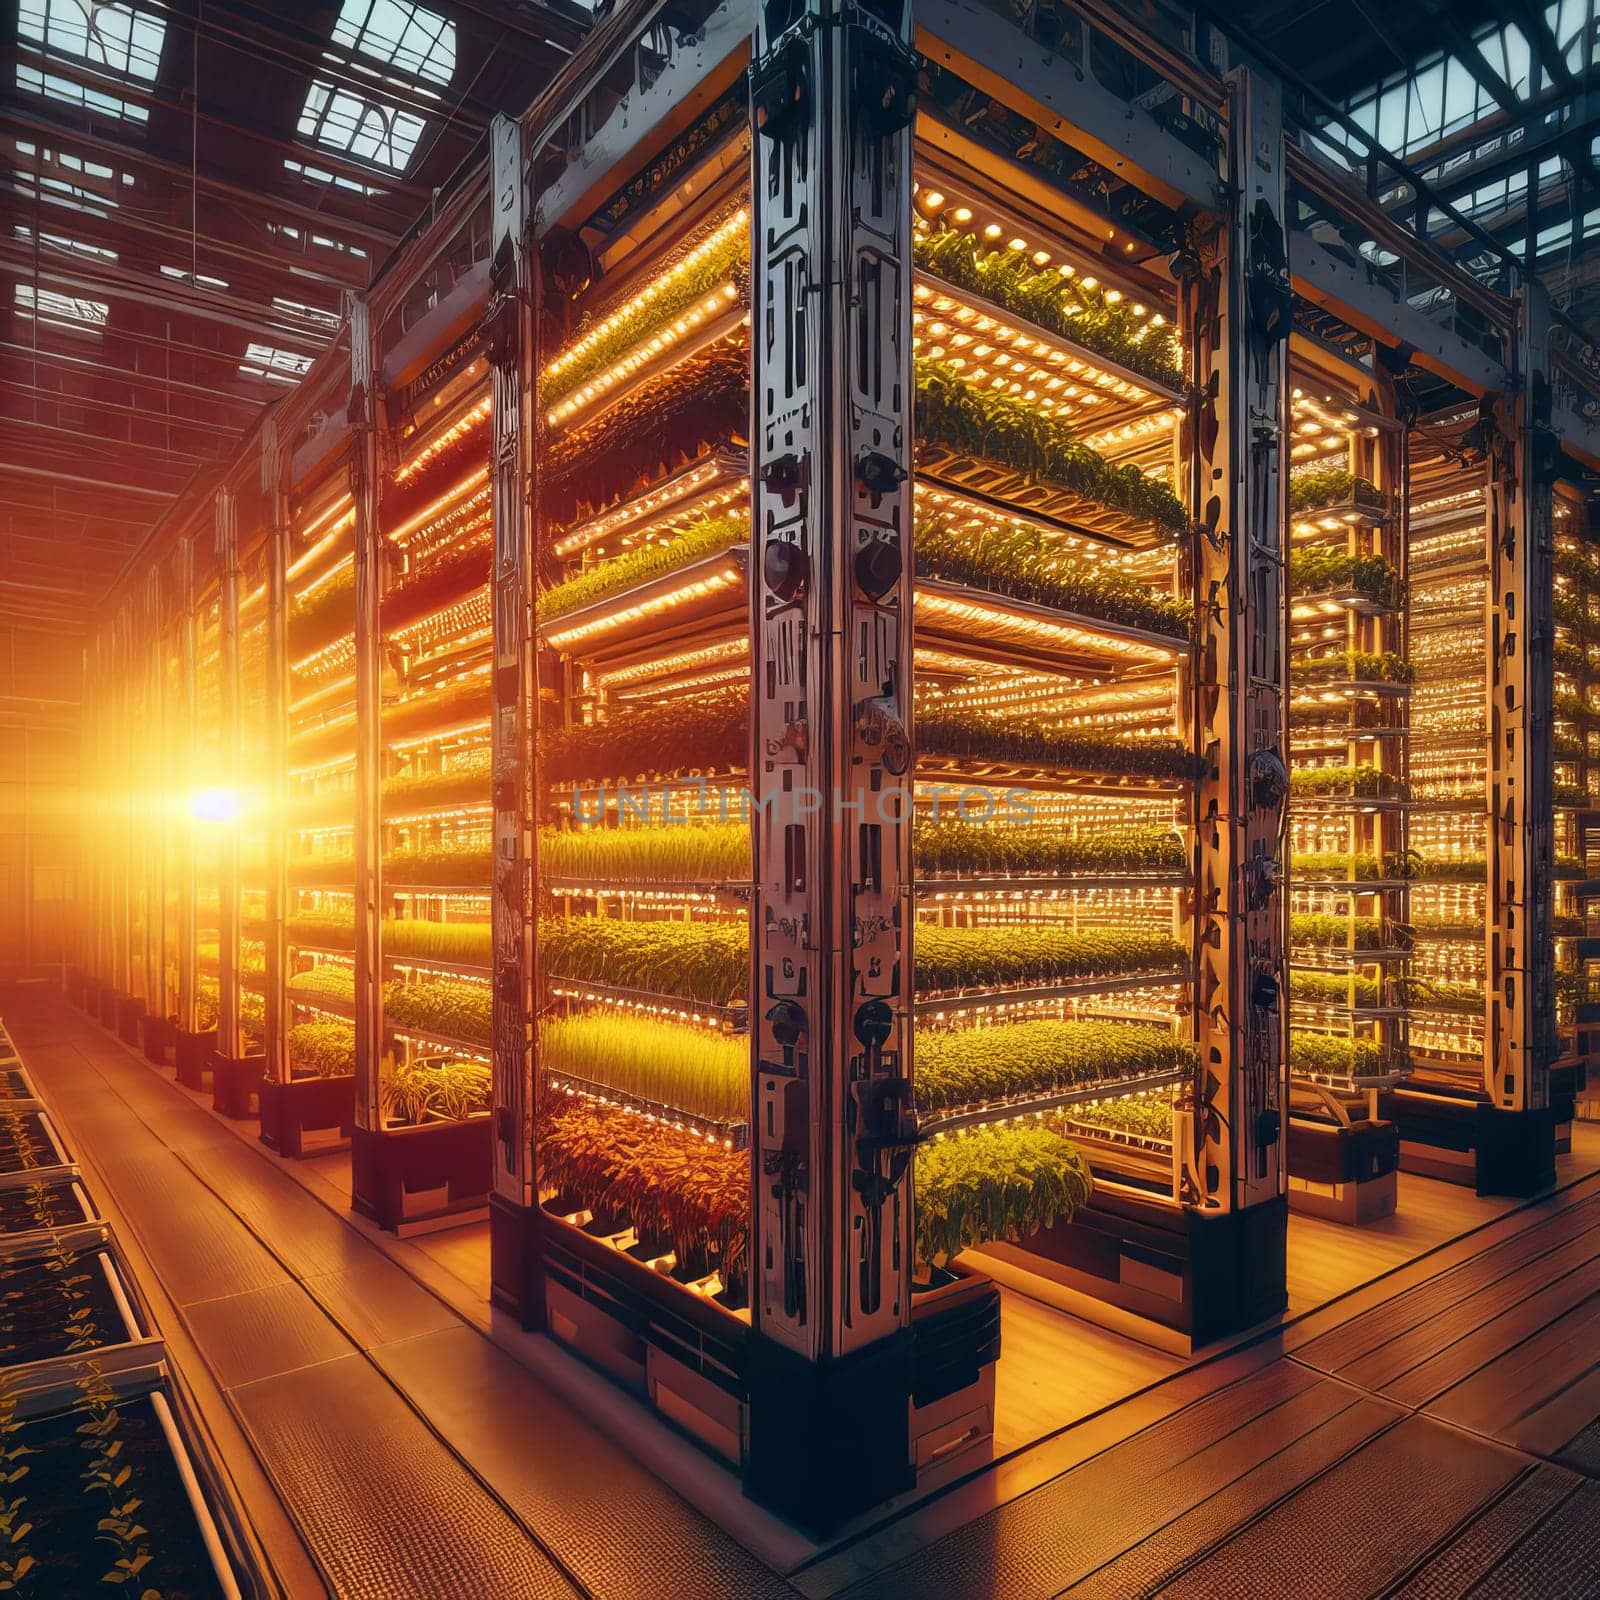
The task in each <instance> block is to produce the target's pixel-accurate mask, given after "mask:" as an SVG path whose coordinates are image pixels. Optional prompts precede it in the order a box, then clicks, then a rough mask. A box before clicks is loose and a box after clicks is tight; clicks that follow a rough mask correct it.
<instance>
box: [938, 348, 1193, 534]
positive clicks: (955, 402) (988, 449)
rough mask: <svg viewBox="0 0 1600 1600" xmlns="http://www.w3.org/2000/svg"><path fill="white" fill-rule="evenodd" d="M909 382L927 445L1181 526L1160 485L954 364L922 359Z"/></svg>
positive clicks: (1179, 512) (1174, 503)
mask: <svg viewBox="0 0 1600 1600" xmlns="http://www.w3.org/2000/svg"><path fill="white" fill-rule="evenodd" d="M916 383H917V435H918V437H919V438H920V439H923V440H925V441H926V442H928V443H929V444H935V445H941V446H943V447H944V448H945V449H947V450H953V451H956V452H957V453H959V454H962V455H972V456H979V457H981V458H983V459H984V460H986V461H992V462H995V463H996V464H998V465H1000V466H1003V467H1009V468H1011V470H1012V471H1014V472H1019V473H1022V474H1023V475H1024V476H1026V477H1029V478H1032V479H1033V480H1034V481H1035V482H1038V483H1041V484H1045V485H1050V486H1055V487H1059V488H1062V489H1065V490H1067V491H1068V492H1070V493H1072V494H1076V495H1081V496H1082V497H1083V498H1084V499H1086V500H1093V501H1095V502H1096V503H1098V504H1100V505H1103V506H1108V507H1110V508H1111V509H1113V510H1117V511H1126V512H1128V513H1129V514H1130V515H1132V516H1136V517H1144V518H1147V519H1148V520H1150V521H1152V522H1154V523H1155V524H1156V525H1157V526H1158V527H1160V528H1163V529H1166V530H1168V531H1169V532H1173V533H1181V532H1183V531H1184V530H1186V529H1187V528H1188V526H1189V514H1188V511H1187V510H1186V509H1185V507H1184V504H1183V502H1182V501H1181V500H1179V499H1178V497H1177V496H1176V495H1175V494H1174V493H1173V492H1172V490H1171V489H1169V488H1168V487H1167V486H1166V484H1164V483H1162V482H1160V481H1159V480H1158V479H1155V478H1151V477H1147V476H1146V475H1145V474H1144V473H1143V472H1141V471H1140V470H1139V469H1138V468H1137V467H1135V466H1131V465H1130V466H1121V467H1117V466H1113V465H1112V464H1111V463H1110V462H1109V461H1107V460H1106V459H1105V457H1104V456H1101V455H1100V454H1098V453H1097V452H1096V451H1094V450H1091V449H1090V448H1089V446H1088V445H1086V444H1082V443H1080V442H1079V441H1078V440H1076V439H1074V438H1073V436H1072V430H1071V429H1070V428H1068V427H1067V426H1066V424H1065V423H1062V422H1058V421H1056V420H1055V419H1054V418H1052V417H1046V416H1044V415H1042V414H1041V413H1040V412H1038V411H1037V410H1035V409H1034V407H1033V406H1031V405H1030V404H1029V403H1028V402H1027V401H1025V400H1018V399H1015V398H1013V397H1012V396H1011V395H1009V394H1002V393H998V392H996V391H994V390H992V389H980V388H978V387H977V386H976V385H974V384H971V383H968V382H967V381H966V379H965V378H963V377H962V376H961V373H960V371H959V370H958V369H957V368H955V367H952V366H950V365H948V364H946V363H944V362H938V361H930V360H927V359H925V358H920V359H918V361H917V363H916Z"/></svg>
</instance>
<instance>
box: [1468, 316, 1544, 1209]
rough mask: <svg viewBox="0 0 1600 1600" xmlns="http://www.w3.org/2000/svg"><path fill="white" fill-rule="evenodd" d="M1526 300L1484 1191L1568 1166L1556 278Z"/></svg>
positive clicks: (1496, 754) (1495, 541)
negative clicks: (1558, 1009)
mask: <svg viewBox="0 0 1600 1600" xmlns="http://www.w3.org/2000/svg"><path fill="white" fill-rule="evenodd" d="M1517 309H1518V316H1517V334H1516V345H1515V363H1516V370H1515V378H1514V383H1513V386H1512V388H1511V391H1510V392H1509V393H1508V394H1507V395H1506V396H1504V397H1503V399H1502V400H1501V401H1500V403H1499V404H1498V405H1497V406H1496V407H1495V416H1494V418H1493V423H1494V426H1493V427H1492V428H1491V429H1490V430H1489V441H1490V454H1489V478H1488V509H1489V529H1488V533H1489V540H1488V544H1489V614H1488V617H1487V619H1486V627H1487V634H1488V639H1489V662H1488V706H1489V766H1488V803H1489V818H1488V856H1489V888H1488V930H1487V932H1488V941H1487V954H1488V960H1487V966H1486V968H1485V977H1486V983H1485V987H1486V988H1487V990H1488V1001H1489V1010H1488V1021H1487V1035H1486V1041H1485V1044H1486V1048H1485V1052H1484V1072H1485V1083H1484V1088H1485V1091H1486V1092H1487V1094H1488V1098H1489V1105H1488V1106H1487V1107H1486V1108H1485V1109H1484V1110H1483V1112H1482V1113H1481V1114H1480V1117H1479V1125H1478V1141H1477V1156H1478V1190H1479V1192H1480V1193H1485V1194H1518V1195H1520V1194H1529V1193H1532V1192H1534V1191H1535V1190H1537V1189H1539V1188H1542V1187H1544V1186H1545V1185H1547V1184H1549V1183H1551V1182H1553V1181H1554V1178H1555V1143H1554V1141H1555V1124H1554V1118H1553V1113H1552V1112H1551V1109H1550V1064H1551V1062H1553V1061H1554V1060H1555V1056H1556V1029H1555V952H1554V947H1553V944H1552V937H1551V933H1552V923H1551V917H1552V890H1553V881H1554V876H1555V820H1554V815H1553V807H1554V801H1555V763H1554V748H1553V746H1552V744H1551V739H1550V725H1551V717H1552V713H1553V703H1552V697H1553V694H1554V688H1555V680H1554V670H1555V668H1554V645H1555V619H1554V615H1553V610H1552V601H1553V583H1554V564H1555V527H1554V519H1553V515H1552V489H1553V486H1554V481H1555V472H1554V453H1555V452H1554V442H1553V439H1552V437H1551V434H1550V431H1549V423H1550V384H1549V377H1548V374H1547V371H1546V362H1547V359H1548V355H1549V330H1550V322H1549V306H1548V303H1547V301H1546V299H1545V296H1544V292H1543V290H1542V289H1541V288H1539V287H1538V286H1537V285H1524V287H1523V289H1522V291H1521V293H1520V294H1519V296H1518V307H1517Z"/></svg>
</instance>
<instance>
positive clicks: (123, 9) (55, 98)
mask: <svg viewBox="0 0 1600 1600" xmlns="http://www.w3.org/2000/svg"><path fill="white" fill-rule="evenodd" d="M1093 3H1094V4H1099V3H1101V0H1093ZM1143 3H1145V4H1147V5H1149V6H1151V7H1153V8H1155V9H1157V10H1160V11H1161V12H1162V13H1163V14H1164V17H1165V19H1166V22H1165V23H1164V26H1166V25H1167V24H1171V23H1172V22H1173V20H1174V19H1176V26H1177V28H1178V29H1179V30H1180V31H1181V30H1182V28H1183V27H1184V26H1185V18H1186V17H1192V16H1193V15H1194V14H1195V13H1194V12H1192V11H1191V12H1188V13H1185V12H1184V10H1183V8H1182V7H1177V6H1174V5H1171V4H1168V0H1143ZM1091 9H1093V6H1092V5H1091ZM1594 9H1595V0H1557V3H1554V4H1544V5H1540V4H1538V3H1537V0H1500V3H1499V4H1496V3H1494V0H1417V3H1416V4H1413V5H1404V6H1396V5H1385V4H1381V3H1380V0H1266V3H1252V0H1244V3H1236V0H1202V3H1201V4H1200V6H1199V7H1198V12H1199V14H1200V15H1203V16H1205V17H1207V18H1208V20H1209V21H1210V22H1211V23H1212V24H1214V25H1215V26H1218V27H1221V28H1222V29H1224V30H1225V31H1227V32H1228V33H1229V34H1231V35H1232V36H1234V37H1235V38H1240V39H1245V40H1248V41H1250V42H1251V44H1252V46H1254V47H1259V48H1260V50H1261V51H1262V52H1264V54H1265V55H1266V57H1267V59H1268V61H1269V63H1270V64H1273V65H1281V66H1282V67H1283V68H1285V69H1287V71H1289V72H1290V73H1292V74H1294V75H1296V76H1298V77H1299V78H1301V79H1302V80H1304V81H1305V82H1306V83H1309V84H1310V85H1311V86H1313V87H1314V89H1315V90H1317V91H1320V93H1321V94H1323V95H1325V96H1327V97H1328V99H1329V100H1330V101H1331V102H1333V103H1336V104H1338V105H1340V106H1343V107H1350V108H1352V109H1353V110H1354V111H1355V112H1356V113H1357V114H1358V116H1360V117H1364V118H1365V119H1366V121H1368V122H1370V123H1371V124H1372V129H1373V131H1374V132H1375V133H1376V135H1377V136H1378V137H1379V139H1380V142H1382V143H1385V144H1386V145H1388V146H1389V147H1390V148H1393V149H1396V150H1398V151H1399V152H1400V153H1402V154H1404V155H1406V156H1407V157H1408V158H1410V159H1412V160H1413V161H1415V162H1416V164H1417V165H1419V166H1420V167H1422V168H1423V170H1424V172H1425V173H1426V174H1427V175H1429V176H1430V177H1434V178H1435V179H1436V181H1437V183H1438V185H1439V186H1440V187H1441V190H1442V192H1443V193H1445V194H1446V196H1447V197H1448V198H1450V199H1451V200H1452V201H1453V202H1454V203H1455V204H1457V205H1460V206H1462V207H1463V209H1467V210H1469V211H1470V213H1471V214H1472V216H1473V218H1474V220H1475V221H1476V222H1477V223H1478V224H1479V225H1480V226H1483V227H1485V228H1488V229H1489V230H1490V231H1493V232H1494V233H1495V234H1496V236H1497V237H1499V238H1501V239H1502V240H1503V241H1504V242H1505V243H1506V245H1507V247H1508V248H1511V249H1513V250H1516V251H1518V252H1519V253H1520V252H1521V251H1522V250H1524V249H1526V248H1528V247H1529V246H1530V245H1531V246H1532V248H1533V249H1534V250H1535V252H1536V254H1537V255H1538V258H1539V265H1540V270H1541V272H1542V273H1543V274H1544V276H1545V277H1546V279H1547V281H1548V282H1550V284H1551V287H1552V289H1553V290H1554V291H1555V294H1556V298H1557V302H1558V304H1562V305H1564V306H1566V307H1567V308H1568V309H1570V310H1571V311H1573V312H1574V314H1576V315H1578V316H1580V317H1584V318H1588V317H1593V316H1594V315H1595V314H1596V312H1597V311H1600V270H1597V269H1600V251H1595V250H1594V248H1593V243H1592V241H1590V240H1589V239H1588V236H1589V234H1590V233H1591V232H1594V233H1600V171H1597V170H1596V167H1595V163H1594V159H1593V153H1592V145H1593V143H1594V140H1595V135H1596V133H1597V132H1600V129H1597V128H1595V127H1594V126H1593V125H1592V122H1591V120H1590V119H1591V117H1597V118H1600V109H1596V110H1595V111H1591V106H1590V102H1591V98H1592V100H1593V104H1594V106H1595V107H1596V108H1600V95H1595V96H1592V97H1591V96H1590V95H1588V94H1587V93H1586V92H1584V91H1586V90H1587V88H1588V86H1589V84H1590V83H1591V82H1592V80H1593V78H1594V75H1595V74H1594V64H1595V45H1594V32H1595V28H1594V20H1593V13H1594ZM589 22H590V14H589V11H588V9H587V6H586V5H585V4H583V3H582V0H428V4H426V5H422V4H419V3H417V0H323V3H320V4H317V3H291V0H259V3H252V0H0V25H3V26H4V32H5V37H7V38H8V39H11V40H14V41H15V43H14V47H13V50H12V61H11V62H10V63H9V64H8V65H7V66H6V67H5V68H4V69H3V80H0V81H3V82H4V84H5V98H4V103H3V108H0V118H3V126H0V161H3V162H4V165H5V169H6V183H7V188H8V190H9V195H8V199H9V201H10V204H9V205H8V207H7V211H6V221H5V222H4V224H0V269H3V271H0V278H3V280H4V281H3V282H0V296H3V300H4V316H5V321H4V335H3V338H0V385H3V389H0V623H3V622H7V621H9V622H13V623H15V622H18V621H21V622H24V623H34V624H40V625H49V626H52V627H69V628H70V627H75V626H81V625H83V624H84V623H85V621H86V620H88V619H89V618H90V617H91V616H92V614H93V611H94V607H95V605H96V603H97V602H98V601H99V599H100V598H101V597H102V596H103V595H104V593H105V592H106V589H107V588H108V586H109V584H110V583H111V582H112V580H113V579H114V577H115V575H116V573H117V572H118V571H119V570H120V568H121V567H122V565H123V563H124V562H125V561H126V559H127V558H128V555H129V553H130V551H131V550H132V549H133V548H134V547H135V545H136V544H137V542H138V541H139V540H140V539H141V538H142V537H143V536H144V535H145V534H146V533H147V532H148V530H149V529H150V528H151V526H152V525H153V524H154V523H155V522H156V521H157V520H158V518H159V517H160V516H161V514H162V512H163V511H164V510H165V509H166V508H168V507H169V506H171V505H172V504H173V503H174V501H175V499H176V498H177V497H178V496H179V495H180V493H181V492H182V491H183V490H184V488H185V486H186V485H189V484H191V483H192V482H195V481H197V480H199V481H204V480H205V479H206V478H207V476H208V475H209V474H212V473H214V472H215V470H216V468H217V466H218V464H219V463H221V462H223V461H225V460H227V459H228V458H229V456H230V454H231V452H232V450H233V447H234V441H235V440H236V439H237V437H238V434H239V433H240V431H241V430H242V429H243V428H244V427H245V426H246V425H247V423H248V422H249V421H250V420H251V418H252V417H253V416H254V414H255V413H256V412H257V411H258V409H259V408H260V406H261V405H262V404H263V402H266V401H269V400H271V399H273V398H274V397H275V396H277V395H279V394H281V393H283V392H284V389H285V387H286V386H288V385H292V384H293V383H294V382H295V381H296V378H297V376H298V374H299V373H300V372H301V371H303V370H304V368H305V367H306V366H307V365H308V363H309V362H310V360H311V358H312V357H313V356H314V355H315V354H316V352H317V351H318V350H319V349H320V348H321V347H322V345H323V344H324V343H325V342H326V341H327V339H328V337H329V336H330V334H331V332H332V331H333V328H334V325H335V321H336V318H337V315H338V311H339V307H340V303H341V297H342V296H343V294H344V293H345V291H347V290H349V289H359V288H361V287H362V286H363V285H364V284H365V283H366V282H367V280H368V278H369V276H370V274H371V273H372V272H373V270H374V268H375V267H376V265H377V264H378V263H379V262H380V261H381V260H382V259H383V257H384V256H385V254H386V253H387V252H388V250H389V249H390V247H391V245H392V244H393V242H394V241H395V240H396V239H398V238H399V237H400V236H401V235H402V234H403V233H404V232H405V231H406V230H407V228H408V227H409V226H410V225H411V224H412V223H413V222H415V221H416V219H417V218H418V217H419V216H420V215H421V214H422V213H423V212H424V211H425V209H426V208H427V206H428V204H429V201H430V198H431V196H432V195H433V193H434V192H435V190H436V189H437V188H438V187H439V186H440V185H442V184H444V183H445V182H446V181H447V180H448V179H449V177H450V175H451V174H452V173H453V172H454V171H455V170H456V169H457V168H458V167H459V166H460V165H461V164H462V163H463V162H464V161H465V160H467V159H468V158H469V156H471V155H472V154H473V152H474V150H475V149H476V148H477V147H478V146H479V143H480V140H481V139H482V137H483V135H484V131H485V129H486V127H487V124H488V121H489V118H490V117H491V116H492V115H493V113H494V112H495V111H507V112H512V113H516V112H520V111H522V110H523V109H525V108H526V107H527V105H528V104H529V103H530V102H531V101H532V100H533V99H534V97H535V96H536V95H537V94H538V93H539V92H540V90H541V89H542V88H544V86H545V85H546V84H547V83H548V82H549V81H550V78H551V76H552V74H553V73H554V72H555V70H556V69H557V68H558V67H559V65H560V63H561V62H562V60H563V59H564V58H565V56H566V55H567V54H568V53H570V51H571V50H572V48H573V47H574V46H575V45H576V43H577V42H578V40H579V39H580V38H581V37H582V36H583V33H584V31H585V29H586V28H587V26H588V25H589ZM1430 64H1431V65H1430ZM1435 101H1436V102H1437V104H1436V107H1435V106H1434V104H1433V102H1435ZM1397 106H1399V107H1401V108H1403V112H1404V114H1403V115H1402V116H1401V117H1400V119H1399V121H1397V120H1396V107H1397ZM1463 107H1466V110H1465V111H1463ZM1435 111H1436V112H1437V115H1435ZM1452 118H1453V119H1454V120H1453V121H1452ZM1441 149H1442V150H1444V151H1445V152H1446V154H1445V155H1443V156H1440V155H1439V150H1441ZM1430 161H1431V162H1433V165H1432V166H1430ZM1530 161H1532V162H1534V163H1535V164H1537V163H1539V162H1542V163H1543V166H1542V167H1539V168H1538V170H1537V173H1536V175H1535V177H1534V181H1533V183H1532V185H1531V187H1532V188H1533V190H1534V192H1535V193H1536V195H1537V204H1536V206H1535V207H1534V208H1533V218H1532V221H1530V220H1529V208H1528V206H1527V204H1526V195H1527V191H1528V188H1529V187H1530V185H1529V182H1528V176H1529V172H1530ZM1442 163H1448V165H1445V164H1442ZM1519 184H1520V185H1521V189H1520V191H1519V187H1518V186H1519ZM1497 185H1498V186H1500V187H1497ZM1591 257H1594V258H1595V259H1594V260H1591V259H1590V258H1591Z"/></svg>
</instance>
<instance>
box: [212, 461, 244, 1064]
mask: <svg viewBox="0 0 1600 1600" xmlns="http://www.w3.org/2000/svg"><path fill="white" fill-rule="evenodd" d="M216 511H217V691H218V711H219V720H220V722H221V730H222V771H223V781H224V784H225V785H226V788H227V791H228V793H229V795H230V796H232V797H233V801H234V804H235V805H237V802H238V795H239V787H240V771H241V767H242V765H243V759H242V754H243V753H242V748H241V744H242V741H241V733H240V728H239V528H238V520H237V517H236V515H235V506H234V499H233V491H232V490H231V489H227V488H222V489H218V490H217V508H216ZM216 826H217V827H219V828H220V830H221V832H220V838H219V847H218V852H217V1054H218V1055H219V1056H222V1057H223V1058H225V1059H226V1060H229V1061H232V1060H235V1059H236V1058H237V1057H238V1056H240V1055H241V1054H242V1053H243V1051H242V1049H241V1044H240V1027H239V824H238V819H237V817H229V818H226V819H225V820H223V821H221V822H219V823H217V824H216Z"/></svg>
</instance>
